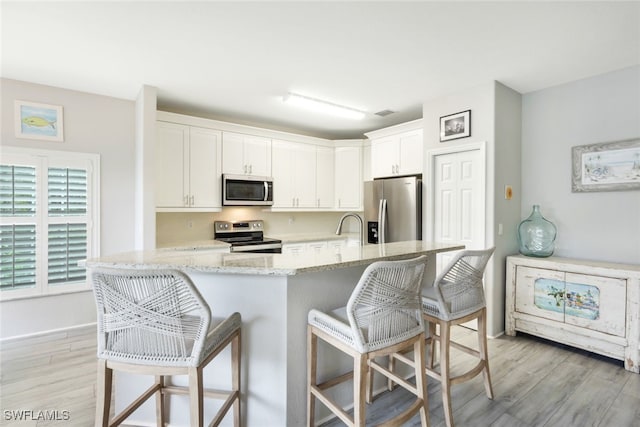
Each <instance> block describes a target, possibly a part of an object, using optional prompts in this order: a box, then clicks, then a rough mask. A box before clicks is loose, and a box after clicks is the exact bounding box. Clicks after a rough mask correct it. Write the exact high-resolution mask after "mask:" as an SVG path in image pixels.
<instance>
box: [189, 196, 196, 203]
mask: <svg viewBox="0 0 640 427" xmlns="http://www.w3.org/2000/svg"><path fill="white" fill-rule="evenodd" d="M195 204H196V197H195V196H194V195H191V205H190V206H193V205H195Z"/></svg>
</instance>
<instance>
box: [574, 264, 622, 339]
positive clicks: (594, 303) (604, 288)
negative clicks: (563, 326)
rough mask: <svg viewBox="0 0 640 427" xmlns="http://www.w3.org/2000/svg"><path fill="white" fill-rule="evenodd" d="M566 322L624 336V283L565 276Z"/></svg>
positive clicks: (597, 278) (591, 277)
mask: <svg viewBox="0 0 640 427" xmlns="http://www.w3.org/2000/svg"><path fill="white" fill-rule="evenodd" d="M565 281H566V291H565V292H566V293H565V309H564V310H565V311H564V321H565V323H568V324H571V325H576V326H581V327H584V328H588V329H592V330H594V331H600V332H604V333H606V334H610V335H617V336H619V337H624V336H625V315H626V295H627V281H626V280H623V279H616V278H611V277H601V276H590V275H585V274H576V273H566V275H565Z"/></svg>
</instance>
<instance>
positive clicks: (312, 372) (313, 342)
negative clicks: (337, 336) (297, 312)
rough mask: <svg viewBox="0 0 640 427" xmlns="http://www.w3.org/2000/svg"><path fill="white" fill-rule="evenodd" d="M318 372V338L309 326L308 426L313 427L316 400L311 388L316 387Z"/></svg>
mask: <svg viewBox="0 0 640 427" xmlns="http://www.w3.org/2000/svg"><path fill="white" fill-rule="evenodd" d="M317 370H318V337H317V336H316V335H315V334H314V333H312V332H311V326H307V387H308V388H309V389H308V390H307V426H308V427H313V424H314V422H315V420H314V419H315V412H316V399H315V397H314V396H313V393H311V387H312V386H315V385H316V381H317V377H316V372H317Z"/></svg>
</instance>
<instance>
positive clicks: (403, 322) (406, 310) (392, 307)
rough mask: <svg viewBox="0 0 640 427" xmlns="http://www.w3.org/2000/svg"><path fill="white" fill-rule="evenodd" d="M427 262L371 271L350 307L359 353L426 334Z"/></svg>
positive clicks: (386, 265)
mask: <svg viewBox="0 0 640 427" xmlns="http://www.w3.org/2000/svg"><path fill="white" fill-rule="evenodd" d="M426 262H427V258H426V257H425V256H421V257H418V258H414V259H411V260H404V261H381V262H375V263H373V264H371V265H370V266H369V267H367V269H366V270H365V271H364V273H363V274H362V276H361V277H360V280H359V281H358V284H357V285H356V288H355V289H354V291H353V293H352V294H351V297H350V298H349V302H348V303H347V316H348V318H349V323H350V325H351V329H352V331H353V335H354V338H355V340H354V341H355V343H354V344H355V346H356V349H358V351H360V352H369V351H373V350H377V349H380V348H384V347H388V346H391V345H394V344H397V343H400V342H402V341H404V340H407V339H409V338H411V337H414V336H416V335H417V334H419V333H421V332H423V331H424V328H423V320H422V314H421V308H420V301H421V300H420V290H421V287H422V279H423V276H424V269H425V265H426Z"/></svg>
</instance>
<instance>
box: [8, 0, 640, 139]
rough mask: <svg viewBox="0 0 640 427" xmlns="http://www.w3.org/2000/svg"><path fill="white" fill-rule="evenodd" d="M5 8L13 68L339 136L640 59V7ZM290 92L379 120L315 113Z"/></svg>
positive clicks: (11, 73)
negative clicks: (469, 98) (461, 94)
mask: <svg viewBox="0 0 640 427" xmlns="http://www.w3.org/2000/svg"><path fill="white" fill-rule="evenodd" d="M0 7H1V10H0V13H1V23H2V29H1V31H2V32H1V36H2V51H1V55H2V56H1V59H2V61H1V62H2V63H1V75H2V77H6V78H11V79H17V80H24V81H29V82H33V83H40V84H45V85H51V86H56V87H61V88H66V89H72V90H79V91H85V92H91V93H96V94H102V95H108V96H113V97H118V98H124V99H131V100H133V99H135V98H136V97H137V95H138V93H139V91H140V88H141V87H142V86H143V85H150V86H154V87H157V89H158V108H159V109H161V110H166V111H174V112H180V113H185V114H192V115H197V116H202V117H209V118H216V119H221V120H227V121H233V122H236V123H248V124H254V125H258V126H263V127H268V128H273V129H281V130H291V131H295V132H298V133H304V134H308V135H314V136H319V137H325V138H332V139H346V138H361V137H362V134H363V132H366V131H369V130H373V129H379V128H383V127H386V126H390V125H393V124H396V123H401V122H404V121H408V120H411V119H415V118H419V117H421V116H422V104H423V103H424V102H425V101H428V100H430V99H434V98H438V97H441V96H445V95H447V94H451V93H455V92H457V91H460V90H464V89H465V88H469V87H473V86H478V85H482V84H486V83H488V82H490V81H492V80H497V81H500V82H501V83H503V84H505V85H507V86H509V87H511V88H513V89H515V90H517V91H518V92H520V93H527V92H531V91H536V90H539V89H542V88H546V87H549V86H553V85H558V84H562V83H565V82H569V81H573V80H578V79H581V78H585V77H589V76H593V75H597V74H602V73H606V72H609V71H612V70H617V69H621V68H625V67H629V66H632V65H637V64H640V3H639V2H618V1H605V2H577V1H572V2H522V1H511V2H505V1H502V2H479V1H471V2H390V1H389V2H380V1H377V2H362V1H352V2H339V1H330V2H303V1H292V2H270V1H260V2H233V3H232V2H211V1H210V2H185V1H173V2H167V1H163V2H141V1H137V2H132V1H129V2H105V3H101V2H96V1H88V2H86V1H85V2H68V3H59V2H54V1H45V2H43V3H35V2H31V1H21V2H9V1H2V3H1V6H0ZM287 92H296V93H300V94H303V95H307V96H311V97H315V98H320V99H324V100H327V101H330V102H333V103H337V104H343V105H348V106H351V107H353V108H357V109H360V110H364V111H366V112H367V116H366V117H365V119H363V120H359V121H354V120H349V119H341V118H333V117H330V116H329V117H325V116H321V115H318V114H315V113H309V112H307V111H304V110H300V111H299V110H296V109H294V108H293V107H291V106H288V105H286V104H284V103H283V102H282V98H283V96H284V95H286V94H287ZM34 101H37V100H34ZM381 110H392V111H395V113H394V114H391V115H389V116H386V117H384V118H383V117H379V116H377V115H375V114H374V113H376V112H378V111H381Z"/></svg>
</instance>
